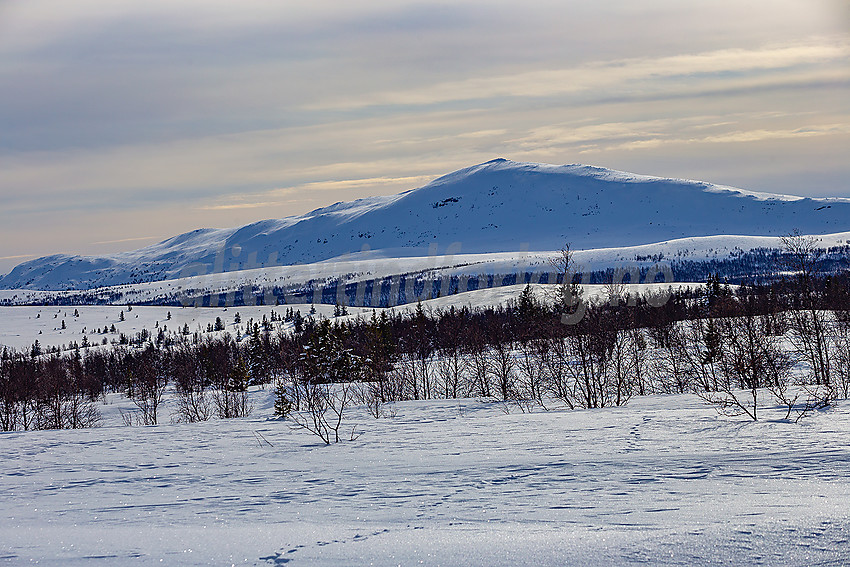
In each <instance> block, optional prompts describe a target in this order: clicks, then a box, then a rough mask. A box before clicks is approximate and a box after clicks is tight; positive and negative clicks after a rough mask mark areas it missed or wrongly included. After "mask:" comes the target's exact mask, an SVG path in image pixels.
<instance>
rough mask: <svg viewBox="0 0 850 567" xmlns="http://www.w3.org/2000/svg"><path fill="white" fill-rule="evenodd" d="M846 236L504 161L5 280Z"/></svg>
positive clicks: (45, 264) (796, 208)
mask: <svg viewBox="0 0 850 567" xmlns="http://www.w3.org/2000/svg"><path fill="white" fill-rule="evenodd" d="M792 229H799V230H801V231H802V232H805V233H809V234H824V233H835V232H839V231H842V230H848V229H850V200H848V199H809V198H801V197H789V196H786V195H772V194H766V193H753V192H748V191H742V190H739V189H733V188H730V187H723V186H718V185H712V184H710V183H704V182H697V181H686V180H677V179H662V178H656V177H647V176H639V175H633V174H629V173H622V172H616V171H612V170H608V169H603V168H598V167H590V166H584V165H563V166H554V165H542V164H529V163H517V162H512V161H508V160H504V159H498V160H493V161H490V162H487V163H484V164H480V165H477V166H473V167H470V168H466V169H462V170H460V171H457V172H454V173H451V174H449V175H446V176H444V177H441V178H439V179H436V180H434V181H433V182H431V183H429V184H428V185H426V186H424V187H421V188H419V189H415V190H413V191H408V192H406V193H401V194H399V195H393V196H389V197H374V198H369V199H361V200H358V201H354V202H350V203H337V204H335V205H332V206H330V207H325V208H322V209H317V210H315V211H313V212H311V213H308V214H306V215H303V216H300V217H290V218H285V219H280V220H266V221H261V222H257V223H253V224H250V225H247V226H244V227H241V228H231V229H221V230H212V229H205V230H197V231H194V232H190V233H186V234H183V235H180V236H177V237H174V238H171V239H169V240H166V241H164V242H162V243H160V244H156V245H153V246H149V247H147V248H142V249H140V250H136V251H133V252H126V253H121V254H113V255H110V256H96V257H94V256H86V257H80V256H68V255H55V256H48V257H45V258H40V259H37V260H32V261H29V262H26V263H24V264H21V265H19V266H18V267H16V268H15V269H14V270H13V271H12V272H11V273H10V274H9V275H7V276H6V277H4V278H2V279H0V288H7V289H18V288H28V289H89V288H93V287H99V286H107V285H118V284H126V283H138V282H147V281H159V280H165V279H173V278H177V277H181V276H188V275H198V274H206V273H211V272H222V271H236V270H241V269H247V268H260V267H266V266H275V265H291V264H296V263H312V262H317V261H321V260H326V259H330V258H335V257H338V256H341V255H344V254H352V253H357V252H359V251H361V250H362V249H363V248H364V246H365V247H368V248H370V249H372V250H382V251H383V255H385V256H390V257H393V256H394V257H402V256H424V255H426V254H427V251H428V249H429V247H430V246H434V245H436V246H438V247H439V248H440V250H441V251H442V250H444V249H446V248H447V247H448V246H449V245H450V244H452V243H460V245H461V250H462V251H463V252H465V253H485V252H510V251H517V250H522V249H526V250H556V249H558V248H559V247H561V246H562V245H563V244H564V243H565V242H569V243H571V245H572V246H573V248H577V249H586V248H602V247H615V246H627V245H638V244H648V243H652V242H659V241H662V240H668V239H674V238H683V237H693V236H710V235H722V234H748V235H763V236H767V235H778V234H783V233H787V232H789V231H791V230H792Z"/></svg>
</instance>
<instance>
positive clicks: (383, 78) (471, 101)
mask: <svg viewBox="0 0 850 567" xmlns="http://www.w3.org/2000/svg"><path fill="white" fill-rule="evenodd" d="M496 157H504V158H508V159H513V160H517V161H534V162H542V163H554V164H564V163H584V164H591V165H598V166H603V167H609V168H612V169H618V170H624V171H631V172H635V173H642V174H648V175H658V176H665V177H680V178H688V179H699V180H703V181H710V182H713V183H720V184H725V185H732V186H736V187H741V188H744V189H750V190H756V191H769V192H776V193H788V194H796V195H804V196H842V197H850V159H848V157H850V1H848V0H752V1H747V2H741V1H740V0H689V1H687V2H682V1H681V0H641V1H640V2H635V1H634V0H610V1H605V2H587V1H574V0H557V1H548V0H529V1H528V2H523V3H520V2H516V1H515V0H514V1H511V2H506V1H501V0H489V1H487V2H484V1H483V0H453V1H452V2H412V1H407V0H394V1H392V2H390V1H385V0H362V1H358V2H348V3H343V2H330V1H327V0H312V1H311V2H309V3H308V2H300V1H298V2H296V1H279V0H277V1H260V0H241V1H240V2H231V1H224V0H144V1H142V0H137V1H127V0H77V1H75V2H67V1H66V0H0V202H2V206H0V273H5V272H8V271H9V270H11V268H12V267H14V265H16V264H18V263H20V262H22V261H26V260H29V259H32V258H35V257H37V256H42V255H46V254H52V253H75V254H105V253H109V252H116V251H121V250H130V249H135V248H139V247H142V246H146V245H149V244H153V243H155V242H157V241H160V240H163V239H165V238H168V237H170V236H173V235H176V234H178V233H182V232H187V231H189V230H193V229H196V228H201V227H229V226H238V225H241V224H246V223H249V222H252V221H256V220H261V219H267V218H279V217H283V216H288V215H293V214H301V213H305V212H307V211H310V210H313V209H315V208H317V207H320V206H324V205H328V204H331V203H334V202H337V201H347V200H352V199H356V198H359V197H365V196H370V195H385V194H392V193H397V192H399V191H403V190H407V189H412V188H415V187H419V186H421V185H424V184H425V183H427V182H428V181H430V180H431V179H433V178H435V177H437V176H439V175H442V174H445V173H449V172H451V171H454V170H456V169H459V168H462V167H466V166H469V165H473V164H476V163H481V162H484V161H488V160H490V159H493V158H496Z"/></svg>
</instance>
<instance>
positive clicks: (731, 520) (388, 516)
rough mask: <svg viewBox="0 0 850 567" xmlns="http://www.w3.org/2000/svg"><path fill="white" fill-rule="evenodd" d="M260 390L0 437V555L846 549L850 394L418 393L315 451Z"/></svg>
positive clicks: (638, 556)
mask: <svg viewBox="0 0 850 567" xmlns="http://www.w3.org/2000/svg"><path fill="white" fill-rule="evenodd" d="M252 396H253V400H254V404H255V410H254V412H253V414H252V415H251V416H250V417H248V418H243V419H233V420H216V421H209V422H205V423H198V424H166V425H159V426H151V427H124V426H121V425H120V423H121V420H120V416H119V409H121V408H122V407H124V408H126V407H129V404H128V402H127V401H126V400H124V399H122V398H120V397H118V396H112V397H110V398H109V403H108V405H105V406H103V407H102V410H103V413H104V422H105V424H104V426H103V427H100V428H97V429H89V430H76V431H69V430H66V431H37V432H19V433H2V434H0V444H2V447H3V451H2V453H0V471H2V473H0V504H1V505H0V562H3V563H5V564H11V565H22V564H39V565H57V566H58V565H61V566H63V567H65V566H73V565H92V564H94V565H231V564H235V565H329V566H338V565H454V566H463V565H535V566H537V565H539V566H545V565H553V566H563V565H600V566H603V565H604V566H607V565H622V564H641V565H687V566H691V565H846V564H848V563H850V483H848V480H847V479H848V478H850V447H848V445H847V439H848V435H850V404H840V405H838V406H837V407H835V408H833V409H831V410H829V411H825V412H821V413H818V414H816V415H814V416H813V417H811V418H809V419H806V420H805V421H803V422H802V423H800V424H790V423H785V422H778V421H770V420H769V419H766V420H764V421H762V422H758V423H749V422H742V421H736V420H731V419H728V418H722V417H719V416H718V415H717V414H716V413H715V412H714V410H712V409H711V408H709V407H706V406H705V405H704V404H703V403H702V402H701V401H700V400H698V399H697V398H696V397H693V396H689V395H680V396H660V397H647V398H634V399H633V400H632V401H631V402H630V404H629V405H628V406H626V407H622V408H614V409H601V410H583V411H561V410H555V411H548V412H544V411H539V412H535V413H531V414H522V413H510V414H508V413H505V412H504V411H503V410H502V409H501V407H500V405H499V404H496V403H489V402H483V401H477V400H454V401H424V402H406V403H400V404H397V405H396V407H395V413H396V416H395V417H391V418H382V419H380V420H375V419H373V418H371V417H369V416H368V415H367V414H366V413H365V412H364V411H361V410H356V411H354V412H353V413H352V416H351V419H350V420H349V422H348V423H349V424H350V425H351V426H353V425H354V424H357V426H358V427H357V431H358V432H360V436H359V437H358V438H357V439H356V440H353V441H345V442H342V443H339V444H336V445H331V446H324V445H323V444H321V442H320V441H319V440H318V438H315V437H312V436H311V435H310V434H309V433H307V432H305V431H302V430H294V429H292V427H291V426H290V425H289V423H288V422H284V421H278V420H275V419H272V418H271V409H270V408H271V391H269V390H266V391H255V392H254V393H253V394H252ZM167 411H168V406H167V405H166V413H167ZM161 421H163V422H167V421H168V420H167V418H165V419H161Z"/></svg>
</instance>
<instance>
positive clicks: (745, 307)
mask: <svg viewBox="0 0 850 567" xmlns="http://www.w3.org/2000/svg"><path fill="white" fill-rule="evenodd" d="M554 287H556V286H553V288H554ZM559 289H560V288H559ZM608 296H609V297H608V300H607V301H605V302H604V303H599V304H589V303H588V302H576V301H564V298H563V296H556V297H552V298H549V299H548V300H541V298H537V297H535V296H534V294H533V293H532V290H531V288H527V289H526V291H525V292H523V294H522V295H521V296H520V298H519V299H518V301H517V302H515V303H513V304H510V305H508V306H505V307H487V308H481V309H475V310H471V309H466V308H461V309H455V308H452V309H449V310H446V311H440V312H433V313H432V312H428V311H426V310H424V309H422V308H421V306H420V307H419V308H417V309H416V310H415V311H414V312H413V313H411V314H401V313H398V312H386V311H382V312H381V313H380V314H374V315H373V316H371V317H368V318H359V319H354V320H351V319H348V318H342V317H341V318H339V319H333V320H328V319H315V318H313V317H309V316H308V317H306V318H303V317H301V316H300V313H299V314H292V313H291V312H289V314H288V316H287V319H289V320H291V322H292V325H290V326H289V328H288V329H287V330H286V331H285V332H277V331H274V330H273V326H272V325H270V324H269V322H268V321H264V322H262V323H259V322H257V323H255V322H248V325H247V326H248V333H247V336H246V338H245V339H244V340H242V341H237V340H236V339H235V338H233V337H232V336H230V335H228V334H220V335H218V336H215V337H207V338H204V337H203V336H201V335H189V334H185V335H184V334H178V335H175V336H170V337H164V338H163V337H153V336H150V335H149V336H147V337H146V340H145V341H139V342H137V343H136V344H127V345H118V346H116V347H110V348H107V347H100V346H92V347H88V348H76V349H74V350H72V351H71V352H70V353H64V354H60V353H51V354H42V353H41V352H38V351H37V349H33V350H32V351H31V352H29V353H26V354H22V353H12V352H9V351H5V352H3V354H2V357H0V428H2V429H3V430H6V431H9V430H20V429H47V428H77V427H89V426H93V425H96V424H97V423H98V421H99V415H98V411H97V405H96V403H95V402H96V400H97V399H98V398H99V397H100V396H102V395H103V394H105V393H109V392H124V393H126V394H127V395H128V396H130V397H131V398H133V400H134V401H135V402H136V406H137V407H138V411H137V412H136V413H135V414H134V415H129V416H128V417H127V420H128V422H133V423H144V424H152V423H156V422H157V420H159V419H161V416H160V415H159V413H160V412H159V409H160V402H161V400H162V396H163V393H164V391H165V389H166V388H167V387H168V386H169V385H171V386H173V388H174V390H175V392H176V394H177V418H178V419H180V420H183V421H201V420H205V419H209V418H210V417H213V416H218V417H222V418H228V417H238V416H242V415H246V414H247V413H248V412H249V411H250V409H251V408H250V405H249V403H248V398H247V394H246V390H247V387H248V386H249V385H252V384H269V383H274V384H275V385H276V391H277V406H276V409H277V411H278V413H279V414H281V415H287V414H288V415H291V416H293V417H294V418H295V419H301V420H302V421H303V422H302V423H301V425H302V426H304V427H307V428H309V429H311V430H313V429H316V428H319V429H322V428H324V429H322V437H323V439H326V438H327V439H326V440H328V441H333V440H338V438H339V434H340V429H339V427H340V426H339V423H337V426H336V429H334V427H333V424H334V423H333V421H334V419H336V418H337V417H338V419H339V421H340V422H341V420H342V415H341V414H342V412H343V411H344V408H345V407H347V406H348V405H350V404H351V403H353V402H354V401H357V402H361V403H365V404H367V405H368V407H369V408H370V410H371V411H372V413H373V414H374V415H376V416H380V415H381V414H382V411H383V410H382V408H384V407H385V404H387V403H391V402H395V401H401V400H410V399H430V398H458V397H482V398H496V399H499V400H502V401H505V402H506V403H507V404H515V405H516V407H519V408H524V409H528V408H529V407H531V406H540V407H545V406H547V405H549V404H551V403H553V402H554V401H557V402H558V403H560V404H562V405H565V406H567V407H570V408H598V407H606V406H611V405H621V404H623V403H625V402H626V401H627V400H628V399H629V398H630V397H631V396H635V395H646V394H654V393H674V392H697V393H700V394H702V395H704V397H705V398H706V399H708V400H710V401H713V402H715V403H717V404H718V406H719V407H721V408H722V409H725V410H728V411H730V412H732V413H741V414H747V415H749V416H750V417H751V418H753V419H757V418H758V411H759V400H758V396H759V395H764V394H760V393H759V392H764V391H767V392H770V393H771V395H772V396H774V398H775V401H779V402H780V403H782V404H785V405H786V406H787V408H788V415H789V416H792V415H793V414H792V412H797V413H798V414H799V413H800V412H805V411H808V410H809V409H811V408H814V407H818V406H819V405H823V404H828V403H829V400H830V399H832V398H834V397H840V398H847V397H848V396H850V275H848V273H844V274H841V275H837V276H829V277H820V278H815V277H813V276H810V275H807V273H806V272H805V271H804V270H803V271H800V272H799V274H798V276H796V277H794V278H791V279H785V280H782V281H778V282H774V283H771V284H769V285H763V286H741V287H739V288H737V289H736V290H735V291H734V292H733V291H732V289H730V288H729V287H728V286H726V285H723V284H722V283H721V282H719V281H718V280H717V279H716V278H712V279H710V281H709V283H708V285H707V286H705V288H704V289H701V290H698V291H685V290H681V289H679V290H676V289H672V290H671V291H670V293H669V298H665V297H659V296H652V295H649V296H641V297H635V296H629V295H627V294H625V293H624V288H623V287H622V286H615V285H612V286H610V287H609V289H608ZM665 299H666V300H665ZM565 312H567V313H568V316H566V317H565ZM576 314H578V315H581V316H580V317H576V316H575V315H576ZM565 321H566V322H567V323H574V324H565ZM795 367H796V368H797V369H798V370H797V371H796V372H792V369H793V368H795ZM333 384H345V385H346V387H345V388H342V389H341V388H340V387H339V386H336V387H331V386H330V385H333ZM793 386H799V387H800V388H793ZM801 388H802V389H801ZM741 390H743V391H744V392H745V393H746V396H744V397H743V398H742V395H741V393H740V391H741ZM800 392H803V394H802V397H799V396H800ZM340 395H343V399H339V396H340ZM340 403H342V405H343V407H342V408H341V409H339V408H336V409H335V405H339V404H340ZM305 411H306V413H299V412H305ZM316 412H318V413H319V414H321V415H330V416H331V417H332V419H330V421H329V422H328V421H326V422H320V423H319V424H318V425H316V424H314V423H311V422H310V420H311V419H312V417H310V416H312V415H313V414H315V413H316ZM328 412H330V413H328ZM337 414H339V415H338V416H337Z"/></svg>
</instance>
